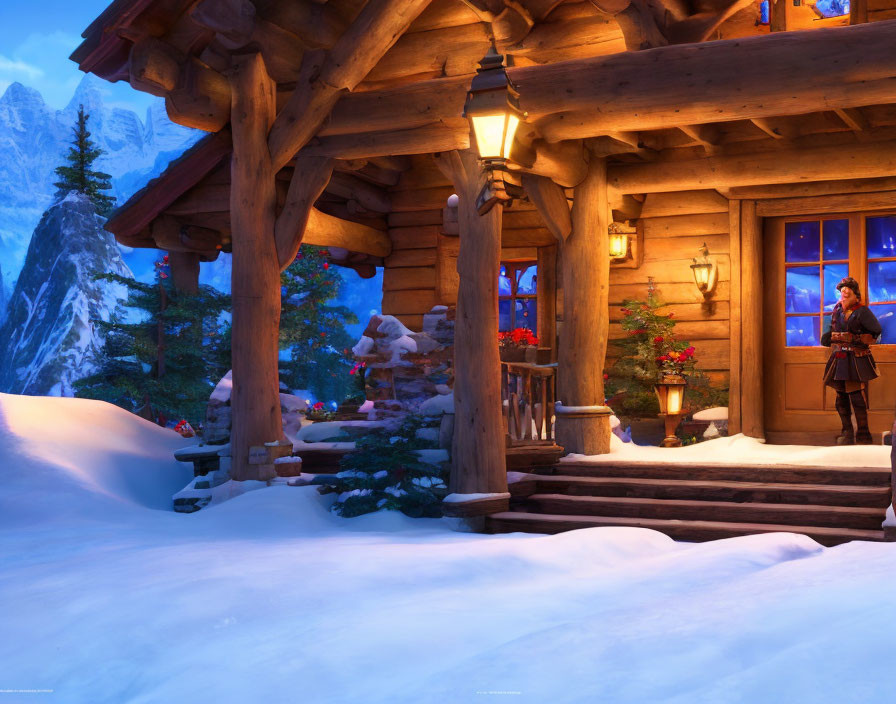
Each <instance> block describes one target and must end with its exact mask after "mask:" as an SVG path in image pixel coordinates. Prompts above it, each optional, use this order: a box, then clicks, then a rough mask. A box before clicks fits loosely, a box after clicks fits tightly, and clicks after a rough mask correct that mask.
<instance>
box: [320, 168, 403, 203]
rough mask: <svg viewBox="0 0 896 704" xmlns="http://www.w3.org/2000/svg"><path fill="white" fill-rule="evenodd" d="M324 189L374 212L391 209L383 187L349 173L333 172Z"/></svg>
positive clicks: (387, 195)
mask: <svg viewBox="0 0 896 704" xmlns="http://www.w3.org/2000/svg"><path fill="white" fill-rule="evenodd" d="M324 190H326V191H327V193H333V194H335V195H338V196H340V197H342V198H345V199H347V200H354V201H356V202H358V203H359V204H360V205H362V206H363V207H364V208H365V209H366V210H369V211H372V212H374V213H388V212H390V211H391V210H392V204H391V202H390V201H389V194H388V193H386V191H385V190H384V189H382V188H379V187H377V186H374V185H373V184H371V183H368V182H366V181H362V180H361V179H359V178H355V177H354V176H351V175H349V174H345V173H338V172H337V173H334V174H333V176H332V177H331V178H330V183H329V184H327V187H326V188H325V189H324Z"/></svg>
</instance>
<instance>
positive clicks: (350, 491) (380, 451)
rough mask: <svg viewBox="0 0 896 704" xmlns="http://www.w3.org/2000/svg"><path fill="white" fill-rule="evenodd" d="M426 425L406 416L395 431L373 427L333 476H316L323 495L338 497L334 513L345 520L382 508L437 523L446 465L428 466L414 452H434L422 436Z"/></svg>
mask: <svg viewBox="0 0 896 704" xmlns="http://www.w3.org/2000/svg"><path fill="white" fill-rule="evenodd" d="M427 424H428V421H427V420H426V419H424V418H421V417H419V416H408V417H407V418H406V419H405V420H404V421H403V422H402V423H401V425H400V426H399V427H398V428H377V429H375V430H373V431H371V432H370V433H369V434H367V435H365V436H363V437H362V438H360V439H359V440H358V441H357V442H356V444H355V451H354V452H350V453H349V454H347V455H346V456H345V457H343V458H342V461H341V462H340V463H339V466H340V468H341V471H340V472H339V473H338V474H336V475H335V476H330V477H327V476H320V477H318V478H317V483H320V484H322V485H323V486H320V487H319V488H318V491H319V492H320V493H322V494H328V493H332V492H336V493H337V494H339V496H338V497H337V499H336V503H334V504H333V507H332V510H333V511H334V512H335V513H337V514H339V515H340V516H344V517H346V518H350V517H354V516H360V515H362V514H365V513H372V512H374V511H379V510H381V509H387V510H390V511H401V512H402V513H404V514H405V515H407V516H411V517H412V518H420V517H427V518H438V517H440V516H441V515H442V506H441V504H442V499H444V498H445V496H447V494H448V471H449V470H448V466H447V465H448V463H447V462H441V463H438V464H432V463H430V462H426V461H425V460H424V459H423V457H421V455H420V454H419V453H418V452H417V451H418V450H426V449H435V447H436V442H435V441H434V440H428V439H426V438H425V437H420V436H419V435H418V431H419V430H421V429H424V428H426V426H427Z"/></svg>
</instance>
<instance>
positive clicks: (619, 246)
mask: <svg viewBox="0 0 896 704" xmlns="http://www.w3.org/2000/svg"><path fill="white" fill-rule="evenodd" d="M627 254H628V235H610V256H611V257H612V258H613V259H621V258H622V257H624V256H626V255H627Z"/></svg>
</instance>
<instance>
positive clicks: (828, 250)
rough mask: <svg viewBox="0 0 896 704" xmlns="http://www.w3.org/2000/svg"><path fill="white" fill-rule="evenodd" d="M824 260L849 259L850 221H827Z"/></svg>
mask: <svg viewBox="0 0 896 704" xmlns="http://www.w3.org/2000/svg"><path fill="white" fill-rule="evenodd" d="M824 258H825V260H827V261H830V260H831V259H849V220H825V222H824ZM844 276H845V274H844Z"/></svg>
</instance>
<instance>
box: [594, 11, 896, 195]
mask: <svg viewBox="0 0 896 704" xmlns="http://www.w3.org/2000/svg"><path fill="white" fill-rule="evenodd" d="M862 26H868V25H862ZM818 31H821V30H818ZM893 174H896V142H882V143H876V144H853V145H840V146H835V147H816V148H814V149H787V150H780V151H773V152H762V153H758V154H744V155H736V156H714V157H708V158H705V159H693V160H683V161H675V162H671V161H664V162H653V163H650V164H633V165H619V166H615V167H613V168H611V169H610V185H611V186H612V187H613V188H615V189H616V190H617V191H620V192H622V193H656V192H661V191H685V190H693V189H705V188H713V189H714V188H733V187H738V186H755V185H760V184H775V183H794V182H798V181H810V180H811V181H829V180H843V179H853V178H874V177H884V176H892V175H893Z"/></svg>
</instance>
